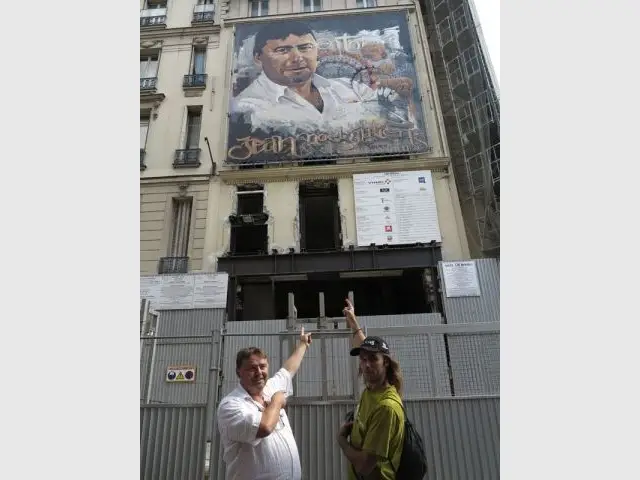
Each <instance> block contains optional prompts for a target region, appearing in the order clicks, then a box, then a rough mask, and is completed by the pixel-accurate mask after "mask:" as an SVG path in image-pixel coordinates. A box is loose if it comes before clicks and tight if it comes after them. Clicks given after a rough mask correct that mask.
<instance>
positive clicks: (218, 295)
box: [140, 273, 229, 310]
mask: <svg viewBox="0 0 640 480" xmlns="http://www.w3.org/2000/svg"><path fill="white" fill-rule="evenodd" d="M228 281H229V275H228V274H227V273H212V274H192V275H189V274H182V275H153V276H145V277H140V297H141V298H146V299H148V300H149V301H150V302H151V309H153V310H191V309H194V308H225V307H226V305H227V285H228Z"/></svg>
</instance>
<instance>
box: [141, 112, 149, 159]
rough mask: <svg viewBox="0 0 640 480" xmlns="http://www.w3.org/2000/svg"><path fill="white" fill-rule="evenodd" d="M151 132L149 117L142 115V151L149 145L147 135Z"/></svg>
mask: <svg viewBox="0 0 640 480" xmlns="http://www.w3.org/2000/svg"><path fill="white" fill-rule="evenodd" d="M148 133H149V117H147V116H140V151H144V150H145V148H146V147H147V135H148Z"/></svg>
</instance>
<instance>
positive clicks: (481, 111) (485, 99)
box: [473, 90, 494, 126]
mask: <svg viewBox="0 0 640 480" xmlns="http://www.w3.org/2000/svg"><path fill="white" fill-rule="evenodd" d="M473 103H474V105H475V109H476V112H478V120H479V122H480V126H483V125H486V124H487V123H490V122H493V120H494V116H493V102H492V101H491V96H490V94H489V92H488V91H487V90H485V91H484V92H482V93H481V94H479V95H476V97H475V98H474V99H473Z"/></svg>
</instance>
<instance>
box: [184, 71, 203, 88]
mask: <svg viewBox="0 0 640 480" xmlns="http://www.w3.org/2000/svg"><path fill="white" fill-rule="evenodd" d="M182 86H183V87H184V88H205V87H206V86H207V74H206V73H195V74H193V75H185V76H184V79H183V80H182Z"/></svg>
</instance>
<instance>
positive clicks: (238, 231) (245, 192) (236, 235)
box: [231, 185, 268, 255]
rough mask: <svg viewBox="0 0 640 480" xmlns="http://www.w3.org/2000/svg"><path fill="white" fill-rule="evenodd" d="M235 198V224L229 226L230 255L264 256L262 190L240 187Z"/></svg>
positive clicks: (265, 245)
mask: <svg viewBox="0 0 640 480" xmlns="http://www.w3.org/2000/svg"><path fill="white" fill-rule="evenodd" d="M237 198H238V207H237V209H236V216H235V217H236V222H237V223H233V224H232V226H231V253H232V254H233V255H256V254H266V253H267V243H268V233H267V225H266V223H265V221H266V217H264V188H263V187H262V185H241V186H239V187H238V191H237ZM261 217H264V218H261Z"/></svg>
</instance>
